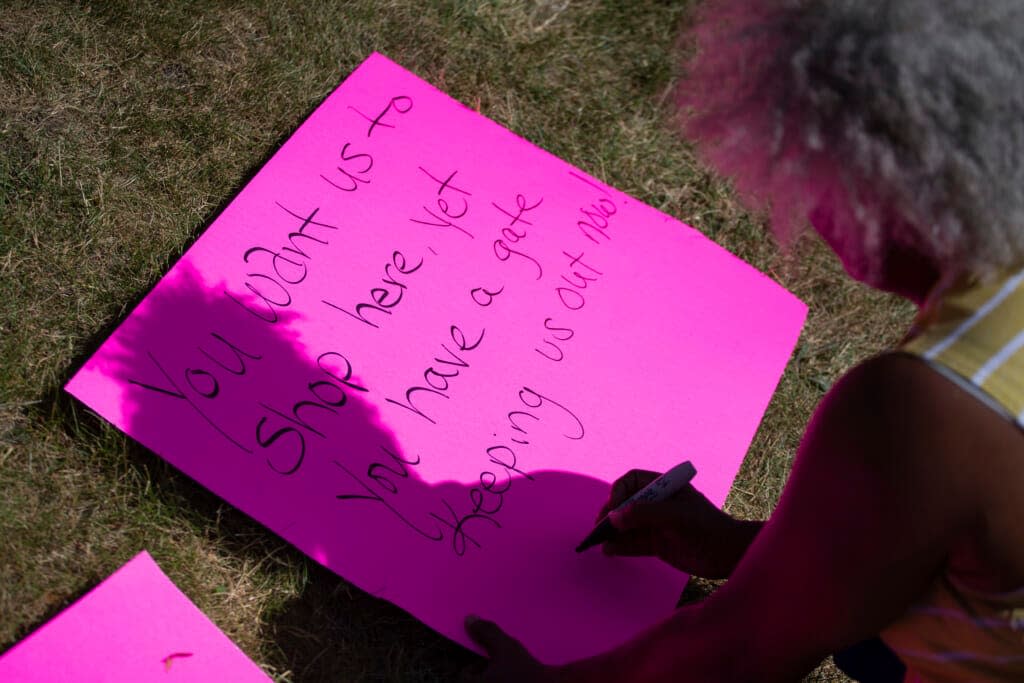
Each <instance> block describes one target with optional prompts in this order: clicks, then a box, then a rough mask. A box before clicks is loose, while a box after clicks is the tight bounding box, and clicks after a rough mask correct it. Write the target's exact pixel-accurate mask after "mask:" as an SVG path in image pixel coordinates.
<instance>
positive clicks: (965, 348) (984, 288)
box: [902, 270, 1024, 426]
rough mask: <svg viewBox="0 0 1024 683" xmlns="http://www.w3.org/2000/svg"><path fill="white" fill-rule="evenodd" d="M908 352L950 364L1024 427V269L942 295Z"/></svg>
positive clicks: (905, 347) (908, 345) (947, 366)
mask: <svg viewBox="0 0 1024 683" xmlns="http://www.w3.org/2000/svg"><path fill="white" fill-rule="evenodd" d="M931 317H932V319H931V321H930V322H929V324H928V325H927V327H925V329H924V330H922V331H921V332H920V333H919V334H918V335H917V336H916V337H914V338H913V339H911V340H910V341H909V342H907V343H905V344H904V345H903V347H902V349H903V350H904V351H907V352H909V353H913V354H916V355H919V356H922V357H923V358H926V359H928V360H929V361H931V362H932V363H933V364H937V365H940V366H943V367H945V368H949V369H950V370H952V371H953V372H955V373H956V374H957V375H959V376H960V377H961V378H963V379H964V380H967V382H969V383H970V384H971V385H973V386H974V387H977V388H979V389H981V390H982V391H983V392H984V393H985V394H987V395H988V396H990V397H991V398H992V399H994V400H995V402H996V403H998V404H999V405H1000V406H1002V407H1003V408H1004V409H1005V410H1006V412H1008V413H1009V415H1010V416H1011V417H1012V418H1013V419H1014V420H1015V421H1017V422H1018V424H1021V425H1022V426H1024V270H1021V271H1017V272H1013V273H1009V274H1007V275H1005V276H1004V277H1002V278H999V279H998V280H996V281H994V282H992V283H989V284H984V285H976V286H973V287H967V288H964V289H961V290H959V291H954V292H951V293H949V294H947V295H946V296H945V297H943V299H942V301H941V302H940V303H939V304H938V307H937V309H936V310H935V311H934V313H933V314H932V316H931Z"/></svg>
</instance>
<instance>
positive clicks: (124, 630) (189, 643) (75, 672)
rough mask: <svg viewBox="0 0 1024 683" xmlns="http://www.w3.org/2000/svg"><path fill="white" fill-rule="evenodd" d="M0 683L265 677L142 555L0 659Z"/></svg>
mask: <svg viewBox="0 0 1024 683" xmlns="http://www.w3.org/2000/svg"><path fill="white" fill-rule="evenodd" d="M0 681H12V682H13V681H18V683H67V682H68V681H90V682H94V683H120V682H121V681H124V683H128V682H129V681H130V682H131V683H147V682H149V681H159V682H160V683H174V682H179V683H183V682H185V681H188V682H190V683H204V682H207V681H208V682H209V683H225V682H226V681H232V682H236V681H237V682H238V683H267V682H268V681H270V678H269V677H268V676H267V675H266V674H264V673H263V671H261V670H260V668H259V667H258V666H256V665H255V664H254V663H253V662H252V661H251V660H250V659H249V658H248V657H246V656H245V654H244V653H243V652H242V651H241V650H239V649H238V647H237V646H236V645H235V644H234V643H232V642H231V640H229V639H228V637H227V636H225V635H224V634H223V633H221V631H220V629H218V628H217V627H216V626H215V625H214V623H213V622H212V621H210V620H209V619H207V618H206V616H205V615H204V614H203V613H202V612H200V611H199V609H198V608H197V607H196V606H195V605H193V604H192V603H191V602H190V601H189V599H188V598H187V597H186V596H185V594H184V593H182V592H181V591H180V590H178V588H177V586H175V585H174V584H173V583H171V580H170V579H168V578H167V576H166V575H165V574H164V573H163V572H162V571H160V567H158V566H157V564H156V562H154V561H153V558H152V557H150V556H149V553H147V552H145V551H143V552H141V553H139V554H138V555H136V556H135V557H134V558H133V559H132V560H131V561H129V562H128V564H126V565H124V566H123V567H121V568H120V569H118V570H117V571H116V572H114V573H113V574H112V575H111V576H110V577H108V578H107V579H106V580H105V581H104V582H103V583H101V584H100V585H98V586H96V588H94V589H93V590H91V591H90V592H89V593H87V594H86V595H85V596H84V597H82V598H81V599H79V600H78V601H77V602H75V603H74V604H72V605H71V606H70V607H68V608H67V609H66V610H64V611H63V612H61V613H60V614H58V615H57V616H56V617H54V618H53V619H51V620H50V621H48V622H47V623H46V624H44V625H43V626H41V627H40V628H39V629H38V630H36V631H35V632H34V633H32V634H31V635H30V636H28V637H27V638H25V640H23V641H21V642H20V643H18V644H17V645H15V646H14V647H13V648H11V649H10V650H9V651H8V652H6V653H4V654H3V655H2V656H0Z"/></svg>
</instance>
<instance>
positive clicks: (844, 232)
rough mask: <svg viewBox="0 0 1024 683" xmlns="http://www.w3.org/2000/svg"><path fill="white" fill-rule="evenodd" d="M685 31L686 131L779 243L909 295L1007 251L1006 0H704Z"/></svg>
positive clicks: (1016, 161)
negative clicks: (833, 260) (808, 235)
mask: <svg viewBox="0 0 1024 683" xmlns="http://www.w3.org/2000/svg"><path fill="white" fill-rule="evenodd" d="M694 32H695V34H696V38H697V55H696V57H695V59H694V60H693V61H692V62H691V64H690V65H689V73H688V74H687V78H686V79H685V80H684V81H683V83H682V85H681V88H680V103H681V105H682V106H683V107H684V109H688V110H692V111H691V116H690V117H689V119H688V121H687V124H686V131H687V133H688V135H689V136H690V137H692V138H693V139H694V140H695V142H696V143H697V146H698V149H699V151H700V152H701V153H702V155H703V156H704V158H705V159H706V160H707V161H708V162H710V164H711V165H712V166H713V167H715V168H716V169H717V170H719V171H721V172H722V173H724V174H725V175H728V176H731V177H732V178H733V179H734V180H735V183H736V187H737V190H738V191H739V193H740V195H741V197H742V198H744V199H745V200H746V201H747V202H748V203H749V204H751V206H752V207H754V208H764V209H768V210H769V211H770V214H771V223H772V227H773V231H774V232H775V233H776V235H778V236H779V237H780V238H781V239H782V241H783V242H788V241H790V240H791V239H792V238H793V237H794V236H795V235H796V234H797V233H798V232H799V231H800V230H801V229H802V228H803V227H804V226H806V225H807V223H808V221H809V222H810V223H811V224H812V225H813V227H814V228H815V229H816V230H817V231H818V232H819V233H820V234H821V236H822V237H823V238H824V239H825V241H826V242H828V244H829V246H831V247H832V248H833V249H834V250H835V251H836V253H837V254H838V255H839V257H840V259H841V260H842V261H843V264H844V266H845V267H846V269H847V271H848V272H849V273H850V275H852V276H853V277H855V278H857V279H859V280H862V281H864V282H866V283H868V284H871V285H873V286H875V287H878V288H880V289H885V290H888V291H895V292H896V293H899V294H902V295H904V296H908V297H910V298H914V299H917V300H919V299H920V298H922V297H923V295H924V294H926V293H927V287H928V286H929V284H934V283H935V282H936V281H938V280H939V279H940V278H945V279H951V278H955V277H960V276H968V277H976V278H984V277H986V276H989V275H994V274H996V273H998V272H1000V271H1002V270H1005V269H1008V268H1012V267H1015V266H1024V3H1021V2H1020V1H1019V0H991V1H987V0H876V1H874V2H872V1H870V0H760V1H759V0H709V2H707V3H706V5H705V7H704V8H703V11H702V13H701V14H700V16H699V18H698V20H697V24H696V27H695V31H694ZM922 287H924V288H926V289H925V291H923V292H922V291H921V289H922Z"/></svg>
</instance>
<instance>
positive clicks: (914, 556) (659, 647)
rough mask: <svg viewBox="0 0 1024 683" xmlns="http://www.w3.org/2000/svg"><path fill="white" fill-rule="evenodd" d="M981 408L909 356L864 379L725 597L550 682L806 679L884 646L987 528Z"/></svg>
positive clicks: (823, 432)
mask: <svg viewBox="0 0 1024 683" xmlns="http://www.w3.org/2000/svg"><path fill="white" fill-rule="evenodd" d="M975 404H977V402H976V401H975V400H974V399H972V398H970V397H968V396H967V395H966V394H963V392H960V390H959V389H957V388H956V387H954V386H953V385H952V384H951V383H949V382H948V381H947V380H945V379H944V378H942V377H940V376H939V375H938V374H936V373H934V372H933V371H932V370H930V369H929V368H927V367H926V366H925V365H924V364H923V363H921V362H920V361H919V360H916V359H914V358H911V357H905V356H899V355H889V356H882V357H879V358H876V359H873V360H871V361H868V362H867V363H865V364H864V365H862V366H860V367H858V368H856V369H854V370H853V371H851V372H850V373H849V374H848V375H847V376H846V377H844V378H843V379H842V380H841V381H840V382H838V383H837V384H836V386H835V387H834V388H833V390H832V391H830V392H829V394H828V395H827V396H826V397H825V399H824V400H823V401H822V403H821V405H820V406H819V408H818V410H817V411H816V413H815V415H814V417H813V419H812V421H811V424H810V426H809V427H808V429H807V432H806V433H805V435H804V439H803V441H802V443H801V445H800V449H799V452H798V454H797V457H796V462H795V464H794V468H793V472H792V475H791V477H790V479H789V481H788V482H787V484H786V488H785V490H784V491H783V494H782V498H781V500H780V502H779V506H778V508H777V509H776V511H775V513H774V514H773V515H772V517H771V519H770V520H769V521H768V522H767V524H766V525H765V527H764V528H763V529H762V530H761V532H760V533H759V534H757V537H756V539H755V540H754V542H753V544H752V545H751V547H750V548H749V550H748V551H747V553H746V554H745V556H744V557H743V560H742V561H741V562H740V564H739V566H738V567H737V568H736V570H735V572H734V573H733V575H732V577H731V579H730V580H729V581H728V582H727V583H726V585H725V586H723V587H722V588H720V589H719V590H718V591H717V592H716V593H715V594H714V595H712V596H711V597H710V598H709V599H708V600H706V601H705V602H703V603H701V604H699V605H694V606H691V607H686V608H682V609H680V610H677V611H676V612H675V613H674V614H673V615H672V616H671V617H669V618H668V619H666V620H664V621H663V622H661V623H660V624H658V625H656V626H654V627H653V628H651V629H649V630H647V631H646V632H644V633H643V634H641V635H640V636H638V637H636V638H634V639H633V640H631V641H629V642H627V643H626V644H624V645H623V646H621V647H619V648H617V649H615V650H613V651H611V652H608V653H605V654H603V655H599V656H597V657H593V658H591V659H588V660H584V661H580V662H576V663H573V664H570V665H568V666H565V667H560V668H559V669H558V671H557V677H556V678H554V679H553V680H561V681H612V680H630V681H637V682H641V681H668V680H671V681H699V682H701V683H709V682H714V681H729V682H730V683H734V682H737V681H740V682H742V681H759V682H763V681H795V680H799V679H800V678H801V677H802V676H804V675H806V674H807V673H808V672H810V671H811V670H812V669H813V668H814V667H815V666H816V665H817V664H818V663H819V662H820V661H821V660H822V659H823V658H825V657H826V656H828V655H829V654H830V653H832V652H834V651H836V650H838V649H841V648H843V647H845V646H847V645H850V644H852V643H855V642H857V641H859V640H861V639H864V638H866V637H870V636H873V635H875V634H877V633H878V632H879V631H880V630H881V629H882V628H883V627H885V626H886V625H887V624H889V623H891V622H892V621H894V620H895V619H896V618H898V617H899V616H900V615H901V614H902V613H903V612H904V611H905V610H906V608H907V607H908V605H910V604H911V602H912V601H913V600H914V599H915V598H918V597H919V596H920V595H921V594H922V592H923V591H924V590H925V589H926V588H927V587H928V586H929V584H930V583H931V581H932V580H933V579H934V578H935V576H936V574H937V573H938V572H939V571H940V570H941V569H942V567H943V564H944V561H945V559H946V557H947V555H948V553H949V550H950V548H951V547H952V546H953V545H954V543H955V542H956V541H957V539H959V538H962V537H963V536H964V535H965V534H968V533H972V532H973V531H974V530H975V528H976V525H977V524H979V519H980V509H981V508H980V504H979V500H980V499H981V497H980V496H979V495H978V490H979V488H980V486H979V481H980V479H981V478H980V477H979V476H976V474H975V473H976V472H977V470H978V465H977V461H976V459H975V460H972V457H976V454H975V453H973V452H972V447H973V446H976V444H975V443H972V441H973V440H974V439H973V437H972V432H974V429H973V428H974V427H976V426H977V425H973V424H972V419H973V416H974V415H975V414H976V412H975V411H976V405H975ZM982 409H983V410H984V408H983V407H982ZM972 462H973V463H975V464H974V465H973V466H972V465H971V464H970V463H972ZM495 680H500V679H495Z"/></svg>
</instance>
